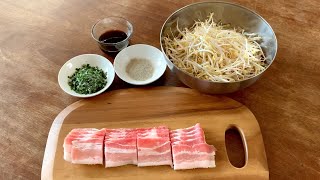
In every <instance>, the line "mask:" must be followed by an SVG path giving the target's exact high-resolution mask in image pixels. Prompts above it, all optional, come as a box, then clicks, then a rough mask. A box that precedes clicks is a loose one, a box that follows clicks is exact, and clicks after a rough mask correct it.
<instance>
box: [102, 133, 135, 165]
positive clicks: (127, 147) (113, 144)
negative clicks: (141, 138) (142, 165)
mask: <svg viewBox="0 0 320 180" xmlns="http://www.w3.org/2000/svg"><path fill="white" fill-rule="evenodd" d="M105 132H106V136H105V146H104V155H105V167H117V166H123V165H127V164H135V165H137V162H138V161H137V133H136V130H135V129H105Z"/></svg>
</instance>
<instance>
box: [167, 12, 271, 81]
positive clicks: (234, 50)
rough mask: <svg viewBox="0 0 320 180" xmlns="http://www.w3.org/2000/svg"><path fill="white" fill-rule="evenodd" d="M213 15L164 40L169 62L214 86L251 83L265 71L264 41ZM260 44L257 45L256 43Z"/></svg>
mask: <svg viewBox="0 0 320 180" xmlns="http://www.w3.org/2000/svg"><path fill="white" fill-rule="evenodd" d="M213 15H214V14H213V13H211V14H210V15H209V16H208V18H207V19H206V20H205V21H204V22H201V21H196V22H195V24H194V25H193V26H192V27H191V28H190V29H188V28H185V29H184V30H180V29H179V27H178V23H177V27H176V28H177V31H178V32H179V34H178V36H175V37H174V36H173V33H172V36H173V38H170V37H169V36H166V37H164V38H163V42H164V48H165V52H166V54H167V56H168V57H169V59H170V60H171V61H172V62H173V63H174V64H175V65H176V66H177V67H178V68H179V69H180V70H182V71H184V72H186V73H188V74H190V75H192V76H194V77H197V78H200V79H203V80H209V81H213V82H235V81H241V80H245V79H249V78H251V77H253V76H256V75H258V74H260V73H261V72H262V71H264V70H265V68H266V66H267V63H266V57H265V55H264V53H263V51H262V49H261V46H260V45H259V43H258V42H259V41H261V37H259V36H258V35H256V34H254V33H246V32H244V30H241V29H237V28H234V29H230V27H229V26H228V25H223V24H221V23H216V22H214V20H213ZM257 41H258V42H257Z"/></svg>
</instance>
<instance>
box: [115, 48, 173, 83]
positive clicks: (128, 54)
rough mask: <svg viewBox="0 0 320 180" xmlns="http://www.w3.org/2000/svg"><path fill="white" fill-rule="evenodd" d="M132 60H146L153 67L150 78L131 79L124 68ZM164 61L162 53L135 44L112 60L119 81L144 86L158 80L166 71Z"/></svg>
mask: <svg viewBox="0 0 320 180" xmlns="http://www.w3.org/2000/svg"><path fill="white" fill-rule="evenodd" d="M133 58H141V59H147V60H149V61H150V62H151V64H152V66H153V69H154V71H153V74H152V76H151V78H149V79H147V80H144V81H137V80H134V79H132V78H131V77H130V76H129V75H128V73H127V72H126V67H127V65H128V64H129V62H130V60H131V59H133ZM166 64H167V63H166V61H165V59H164V56H163V54H162V52H161V51H160V50H159V49H158V48H156V47H153V46H150V45H146V44H135V45H132V46H129V47H127V48H125V49H123V50H122V51H120V52H119V53H118V55H117V56H116V58H115V59H114V70H115V71H116V74H117V75H118V76H119V78H120V79H122V80H123V81H125V82H127V83H130V84H134V85H146V84H150V83H152V82H154V81H156V80H157V79H159V78H160V77H161V76H162V75H163V73H164V72H165V70H166V66H167V65H166Z"/></svg>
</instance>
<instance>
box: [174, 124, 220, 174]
mask: <svg viewBox="0 0 320 180" xmlns="http://www.w3.org/2000/svg"><path fill="white" fill-rule="evenodd" d="M170 138H171V145H172V157H173V168H174V170H179V169H195V168H213V167H215V159H214V156H215V151H216V149H215V148H214V146H212V145H208V144H207V143H206V141H205V136H204V132H203V130H202V128H201V127H200V124H199V123H198V124H196V125H195V126H192V127H189V128H185V129H176V130H172V131H170Z"/></svg>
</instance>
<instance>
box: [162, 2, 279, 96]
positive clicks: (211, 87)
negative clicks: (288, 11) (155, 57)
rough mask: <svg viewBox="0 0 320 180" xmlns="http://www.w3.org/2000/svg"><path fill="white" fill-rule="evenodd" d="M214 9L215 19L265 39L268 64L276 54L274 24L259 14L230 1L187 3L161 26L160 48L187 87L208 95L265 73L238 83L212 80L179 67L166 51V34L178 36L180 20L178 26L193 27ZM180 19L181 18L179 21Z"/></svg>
mask: <svg viewBox="0 0 320 180" xmlns="http://www.w3.org/2000/svg"><path fill="white" fill-rule="evenodd" d="M211 12H214V14H215V15H214V17H215V20H216V21H221V22H222V23H225V24H230V25H231V26H232V27H241V28H243V29H244V30H245V31H246V32H252V33H257V34H259V35H260V36H261V37H262V39H263V42H261V44H260V45H261V47H262V49H263V51H264V53H265V55H266V58H267V63H268V66H267V68H266V69H268V67H269V66H270V65H271V64H272V62H273V60H274V58H275V57H276V53H277V46H278V45H277V38H276V35H275V33H274V32H273V30H272V28H271V26H270V25H269V24H268V23H267V21H266V20H264V19H263V18H262V17H261V16H260V15H258V14H257V13H255V12H253V11H251V10H249V9H247V8H245V7H242V6H240V5H237V4H233V3H228V2H202V3H195V4H190V5H187V6H185V7H183V8H181V9H179V10H177V11H175V12H174V13H173V14H171V15H170V16H169V18H168V19H167V20H166V21H165V23H164V24H163V26H162V29H161V32H160V44H161V50H162V52H163V54H164V56H165V59H166V61H167V65H168V67H169V68H170V69H171V70H172V71H173V72H175V73H176V75H177V76H178V78H179V79H180V80H181V81H182V82H183V83H184V84H186V85H187V86H189V87H191V88H194V89H197V90H199V91H201V92H204V93H209V94H224V93H232V92H235V91H238V90H240V89H243V88H246V87H248V86H250V85H251V84H253V83H254V82H255V81H256V80H257V79H259V78H260V76H261V75H262V74H263V72H264V71H263V72H261V73H260V74H258V75H257V76H255V77H252V78H250V79H246V80H243V81H237V82H227V83H226V82H211V81H207V80H202V79H199V78H195V77H193V76H191V75H189V74H187V73H185V72H183V71H181V70H179V69H178V67H176V66H175V65H174V64H173V63H172V62H171V61H170V60H169V58H168V56H167V55H166V53H165V51H164V43H163V38H164V37H165V36H168V35H169V36H171V31H172V32H173V35H174V36H176V35H177V34H178V32H177V31H176V30H175V29H176V25H177V22H178V24H179V28H180V29H183V28H190V27H191V26H192V25H193V24H194V22H195V20H202V21H204V20H205V19H206V18H207V17H208V15H209V14H210V13H211ZM177 20H178V21H177Z"/></svg>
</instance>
